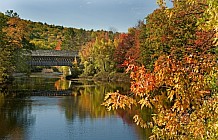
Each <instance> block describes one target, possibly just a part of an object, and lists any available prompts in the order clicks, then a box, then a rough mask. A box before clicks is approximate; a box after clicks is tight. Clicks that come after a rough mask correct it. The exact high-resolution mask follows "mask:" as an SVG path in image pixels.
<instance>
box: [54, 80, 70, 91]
mask: <svg viewBox="0 0 218 140" xmlns="http://www.w3.org/2000/svg"><path fill="white" fill-rule="evenodd" d="M70 84H71V81H68V80H66V79H65V78H63V77H61V78H60V79H58V80H57V81H56V82H55V84H54V86H55V88H56V90H66V89H69V87H70Z"/></svg>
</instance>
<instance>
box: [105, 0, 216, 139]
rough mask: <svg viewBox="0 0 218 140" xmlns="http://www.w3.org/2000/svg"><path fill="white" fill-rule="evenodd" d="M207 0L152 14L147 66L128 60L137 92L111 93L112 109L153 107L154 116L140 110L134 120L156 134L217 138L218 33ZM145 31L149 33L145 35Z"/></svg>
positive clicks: (146, 47) (108, 97) (146, 44)
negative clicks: (208, 23) (210, 25)
mask: <svg viewBox="0 0 218 140" xmlns="http://www.w3.org/2000/svg"><path fill="white" fill-rule="evenodd" d="M207 4H208V3H207V1H203V0H202V1H197V2H195V3H194V4H192V3H189V2H188V1H184V0H178V1H174V7H173V8H171V9H167V8H165V7H164V6H163V3H162V4H161V5H162V6H161V7H160V9H157V10H155V11H154V12H153V13H152V14H151V15H149V16H148V17H147V21H146V26H144V27H143V28H142V38H141V47H142V50H143V55H142V56H143V60H144V65H145V66H140V65H135V64H132V63H131V62H127V63H126V64H127V65H128V69H127V71H129V72H130V77H131V78H132V82H131V92H132V93H133V95H132V94H131V95H122V94H120V93H119V92H115V93H108V94H107V95H106V96H105V102H104V103H103V105H105V106H107V108H108V109H109V110H110V109H118V108H122V109H125V108H132V107H133V106H140V107H141V109H142V110H143V109H145V108H151V109H152V110H153V114H154V115H153V118H152V121H150V122H146V121H145V119H144V118H143V117H141V116H140V115H139V114H135V116H134V117H133V119H134V121H135V122H136V123H137V124H138V125H140V126H142V127H145V128H146V127H151V128H152V129H153V135H152V136H151V138H153V139H217V138H218V135H217V134H218V133H217V132H218V127H217V124H218V119H217V117H218V113H217V111H218V106H217V101H218V96H217V91H218V88H217V62H216V59H217V58H216V52H215V51H214V50H215V49H216V48H217V44H216V41H215V39H216V34H217V31H216V29H214V28H207V30H204V29H203V28H202V27H204V26H205V23H204V22H200V21H201V20H202V19H205V18H207V17H205V12H206V11H207V7H208V6H207ZM143 36H144V38H143Z"/></svg>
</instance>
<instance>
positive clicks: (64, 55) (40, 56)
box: [29, 50, 79, 66]
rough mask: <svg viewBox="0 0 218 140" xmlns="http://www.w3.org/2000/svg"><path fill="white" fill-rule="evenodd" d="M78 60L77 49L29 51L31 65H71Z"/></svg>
mask: <svg viewBox="0 0 218 140" xmlns="http://www.w3.org/2000/svg"><path fill="white" fill-rule="evenodd" d="M75 59H76V60H77V61H78V59H79V55H78V52H77V51H67V50H35V51H32V52H31V59H30V61H29V65H31V66H72V65H73V62H74V61H75Z"/></svg>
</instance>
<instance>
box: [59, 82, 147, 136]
mask: <svg viewBox="0 0 218 140" xmlns="http://www.w3.org/2000/svg"><path fill="white" fill-rule="evenodd" d="M116 90H120V92H121V93H125V92H128V90H129V84H127V83H94V82H90V81H82V82H81V83H79V82H75V81H74V82H72V92H73V93H75V94H74V95H75V96H69V97H65V99H64V100H61V103H60V106H61V108H63V109H64V110H65V116H66V118H67V120H68V121H72V120H74V119H76V118H79V119H80V120H81V121H83V120H85V119H86V118H91V119H95V118H105V117H108V116H110V115H115V114H116V115H118V116H119V117H121V118H122V120H123V121H124V122H125V123H127V124H128V125H132V127H133V128H134V129H135V131H136V133H137V134H138V135H139V137H140V139H146V138H148V137H149V136H150V134H151V130H150V129H142V128H141V127H139V126H136V125H135V123H134V122H133V121H132V120H133V119H132V118H133V116H134V114H136V113H137V114H139V115H140V114H143V115H144V116H142V117H143V118H146V119H148V120H149V119H151V110H146V113H145V110H141V109H140V108H139V109H137V108H134V109H132V110H125V111H123V110H116V111H115V112H112V111H110V112H109V111H107V110H106V109H105V107H104V106H102V105H101V104H102V102H103V100H104V96H105V94H106V93H108V92H114V91H116ZM76 95H79V96H76ZM142 111H144V112H142ZM145 134H146V135H145Z"/></svg>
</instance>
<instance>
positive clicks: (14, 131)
mask: <svg viewBox="0 0 218 140" xmlns="http://www.w3.org/2000/svg"><path fill="white" fill-rule="evenodd" d="M30 112H31V103H30V102H29V103H28V102H27V101H26V100H25V99H24V98H23V97H18V96H16V95H14V94H12V93H10V94H6V93H2V92H1V91H0V139H1V138H6V137H7V138H9V139H24V133H25V129H27V127H28V126H29V125H31V124H33V122H34V118H33V116H31V115H30Z"/></svg>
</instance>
